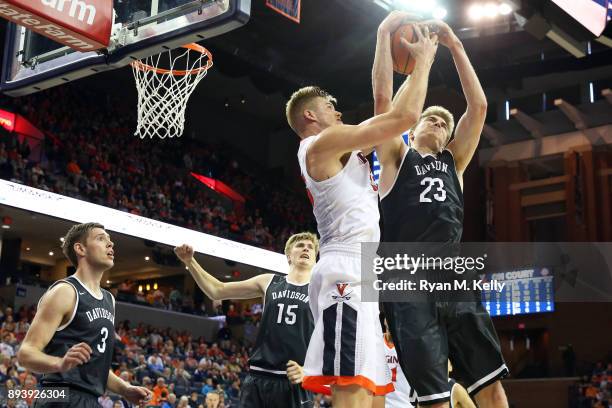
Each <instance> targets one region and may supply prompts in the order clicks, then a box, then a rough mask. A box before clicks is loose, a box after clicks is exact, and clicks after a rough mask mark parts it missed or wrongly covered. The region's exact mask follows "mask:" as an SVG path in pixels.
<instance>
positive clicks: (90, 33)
mask: <svg viewBox="0 0 612 408" xmlns="http://www.w3.org/2000/svg"><path fill="white" fill-rule="evenodd" d="M0 17H4V18H6V19H7V20H9V21H12V22H13V23H15V24H19V25H21V26H24V27H26V28H28V29H30V30H32V31H35V32H37V33H38V34H41V35H44V36H45V37H49V38H50V39H52V40H54V41H56V42H58V43H60V44H64V45H67V46H69V47H72V48H74V49H76V50H78V51H92V50H97V49H100V48H105V47H107V46H108V44H109V40H110V34H111V26H112V23H113V0H0Z"/></svg>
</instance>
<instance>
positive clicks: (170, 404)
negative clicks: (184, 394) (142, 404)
mask: <svg viewBox="0 0 612 408" xmlns="http://www.w3.org/2000/svg"><path fill="white" fill-rule="evenodd" d="M161 408H176V394H174V393H172V392H171V393H170V394H168V400H167V401H164V402H162V404H161Z"/></svg>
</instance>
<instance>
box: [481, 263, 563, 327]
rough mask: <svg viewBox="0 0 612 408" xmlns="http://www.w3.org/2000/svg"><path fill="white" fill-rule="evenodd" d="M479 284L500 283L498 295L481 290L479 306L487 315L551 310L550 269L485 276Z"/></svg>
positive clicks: (522, 270)
mask: <svg viewBox="0 0 612 408" xmlns="http://www.w3.org/2000/svg"><path fill="white" fill-rule="evenodd" d="M480 278H481V279H482V280H483V282H489V281H492V280H497V281H499V282H500V283H504V284H505V285H504V288H503V290H502V291H501V292H497V291H493V290H488V291H482V303H483V305H484V307H485V308H486V309H487V311H488V312H489V314H490V315H491V316H508V315H518V314H526V313H543V312H552V311H554V310H555V304H554V290H555V287H554V284H553V275H552V272H551V269H550V268H531V269H521V270H516V271H510V272H498V273H488V274H483V275H481V276H480Z"/></svg>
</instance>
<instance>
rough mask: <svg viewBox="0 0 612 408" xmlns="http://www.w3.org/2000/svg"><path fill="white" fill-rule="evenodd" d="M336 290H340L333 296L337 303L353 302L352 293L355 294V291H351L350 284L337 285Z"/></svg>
mask: <svg viewBox="0 0 612 408" xmlns="http://www.w3.org/2000/svg"><path fill="white" fill-rule="evenodd" d="M336 289H338V291H337V292H336V293H334V294H332V299H334V300H335V301H336V302H344V301H348V300H351V293H353V291H352V290H351V289H349V284H348V283H336Z"/></svg>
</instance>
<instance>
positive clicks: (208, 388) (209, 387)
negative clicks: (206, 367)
mask: <svg viewBox="0 0 612 408" xmlns="http://www.w3.org/2000/svg"><path fill="white" fill-rule="evenodd" d="M214 389H215V386H214V385H213V380H212V378H211V377H208V378H207V379H206V382H205V384H204V385H203V386H202V390H201V391H200V394H202V395H207V394H208V393H209V392H212V391H214Z"/></svg>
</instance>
